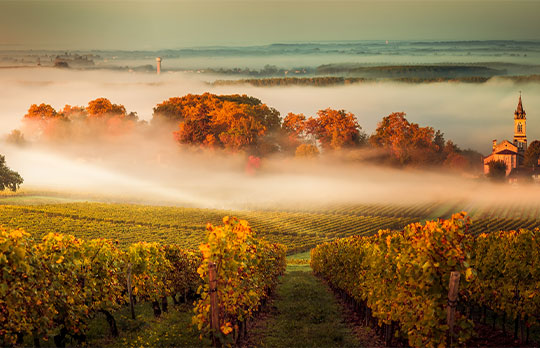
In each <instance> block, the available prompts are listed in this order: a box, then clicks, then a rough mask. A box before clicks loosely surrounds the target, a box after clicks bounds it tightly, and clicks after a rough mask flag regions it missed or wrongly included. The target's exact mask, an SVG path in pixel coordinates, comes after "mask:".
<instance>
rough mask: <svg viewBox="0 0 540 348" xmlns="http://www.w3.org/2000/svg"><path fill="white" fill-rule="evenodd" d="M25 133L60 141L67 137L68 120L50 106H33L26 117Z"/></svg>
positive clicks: (43, 104) (24, 120) (24, 119)
mask: <svg viewBox="0 0 540 348" xmlns="http://www.w3.org/2000/svg"><path fill="white" fill-rule="evenodd" d="M23 122H24V124H25V126H24V128H25V133H27V134H32V135H34V137H37V138H41V137H45V138H48V139H58V138H62V137H65V132H66V129H67V128H66V127H67V125H66V124H67V122H69V120H68V119H66V118H65V117H64V115H62V114H61V113H58V112H57V111H56V110H55V109H54V108H53V107H52V106H51V105H49V104H45V103H42V104H39V105H37V104H32V105H31V106H30V108H29V109H28V112H27V113H26V115H24V118H23Z"/></svg>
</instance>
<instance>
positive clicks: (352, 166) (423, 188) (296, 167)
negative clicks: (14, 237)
mask: <svg viewBox="0 0 540 348" xmlns="http://www.w3.org/2000/svg"><path fill="white" fill-rule="evenodd" d="M147 145H149V144H148V143H140V144H138V145H134V146H133V148H132V149H131V150H128V149H127V148H125V147H124V148H123V150H122V151H121V152H118V151H110V152H109V154H106V152H105V151H102V152H100V155H99V156H97V157H93V158H81V157H77V156H76V155H75V154H74V153H69V152H62V151H58V149H53V148H46V147H43V146H40V147H39V148H37V147H26V148H19V147H13V146H11V145H8V146H3V148H2V152H3V153H4V154H5V155H6V158H8V161H9V162H8V165H9V166H10V167H11V168H12V169H15V170H17V171H18V172H19V173H20V174H21V175H22V176H23V178H24V179H25V183H24V185H23V187H25V188H27V189H36V190H41V189H45V190H50V191H54V192H60V193H66V194H67V193H70V194H75V195H78V196H79V197H90V198H92V197H98V199H100V198H101V199H107V200H110V201H115V202H133V203H144V204H158V205H181V206H194V207H204V208H221V209H246V208H253V207H258V206H261V207H273V208H289V209H294V208H301V207H302V206H327V205H332V204H366V203H391V204H399V205H413V204H418V203H429V202H447V203H449V204H456V210H460V209H465V208H466V207H475V208H479V207H482V206H487V205H491V204H494V203H503V204H509V205H511V204H514V203H517V202H519V203H520V204H527V203H528V202H529V203H530V204H534V205H537V197H538V194H539V193H540V190H539V189H538V188H537V187H536V185H534V186H533V185H531V186H530V187H524V186H521V187H519V188H517V189H516V188H515V187H511V186H509V185H500V184H499V185H496V184H491V183H488V182H486V181H481V180H478V179H473V178H468V177H463V176H460V175H456V173H446V172H442V171H428V170H418V169H394V168H389V167H380V166H375V165H370V164H366V163H365V162H357V161H350V162H347V161H344V160H343V157H339V158H337V157H333V156H323V157H321V158H318V159H310V160H306V159H297V158H292V157H290V158H284V157H270V158H263V159H262V161H261V167H260V168H259V169H258V170H257V171H256V172H255V174H250V173H248V172H246V170H245V168H246V164H247V159H246V157H245V156H244V155H240V154H237V155H232V154H224V153H217V152H208V151H204V152H201V151H199V150H196V151H192V150H188V149H180V148H175V150H174V151H168V152H160V151H159V150H158V148H157V147H154V148H153V150H157V152H152V151H150V150H149V149H145V147H146V146H147ZM103 150H105V149H103Z"/></svg>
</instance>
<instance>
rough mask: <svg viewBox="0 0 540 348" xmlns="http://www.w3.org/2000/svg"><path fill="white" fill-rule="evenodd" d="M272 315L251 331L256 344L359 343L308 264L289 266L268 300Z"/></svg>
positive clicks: (356, 344) (336, 345) (314, 344)
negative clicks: (275, 290) (271, 297)
mask: <svg viewBox="0 0 540 348" xmlns="http://www.w3.org/2000/svg"><path fill="white" fill-rule="evenodd" d="M269 307H270V308H268V311H269V316H268V318H267V319H266V320H265V322H264V323H263V324H259V325H257V326H256V327H255V328H253V329H252V331H251V332H250V337H251V341H252V342H250V343H251V344H252V345H253V346H257V347H358V346H361V343H360V342H358V341H357V339H356V338H355V337H354V336H353V334H352V331H351V329H350V328H348V327H347V325H346V324H345V323H344V321H343V317H342V313H341V308H340V307H339V304H338V303H337V302H336V300H335V297H334V295H333V294H332V293H331V292H330V290H329V289H328V288H327V287H326V286H325V285H323V284H322V283H321V282H320V281H319V280H317V279H316V278H315V276H314V275H313V273H312V272H311V269H310V268H309V266H294V267H288V271H287V273H286V274H285V275H284V277H283V278H282V283H281V284H280V285H279V286H278V289H277V294H276V298H275V300H274V301H273V302H272V303H270V304H269Z"/></svg>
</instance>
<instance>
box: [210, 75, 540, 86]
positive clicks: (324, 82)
mask: <svg viewBox="0 0 540 348" xmlns="http://www.w3.org/2000/svg"><path fill="white" fill-rule="evenodd" d="M504 78H506V77H504ZM508 78H510V79H511V77H508ZM512 78H513V77H512ZM489 80H490V77H483V76H467V77H455V78H450V77H432V78H425V77H398V78H367V77H339V76H317V77H273V78H257V79H238V80H216V81H214V82H212V83H210V85H212V86H234V85H252V86H255V87H280V86H281V87H283V86H315V87H325V86H340V85H350V84H357V83H365V82H382V81H385V82H388V81H390V82H400V83H436V82H464V83H484V82H487V81H489ZM517 81H519V82H521V81H534V78H530V79H523V80H520V79H517Z"/></svg>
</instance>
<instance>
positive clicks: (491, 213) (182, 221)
mask: <svg viewBox="0 0 540 348" xmlns="http://www.w3.org/2000/svg"><path fill="white" fill-rule="evenodd" d="M78 200H80V198H70V197H62V196H61V195H57V196H55V195H48V194H46V193H40V194H35V195H32V194H30V193H27V194H22V195H9V194H3V195H1V196H0V225H4V226H6V227H12V228H15V227H21V228H24V229H25V230H27V231H28V232H30V233H32V234H34V235H36V236H41V235H43V234H46V233H49V232H59V233H68V234H73V235H75V236H77V237H82V238H98V237H105V238H112V239H117V240H119V242H120V243H121V244H122V245H127V244H129V243H133V242H137V241H141V240H143V241H155V242H161V243H177V244H180V245H181V246H183V247H189V248H194V247H197V246H198V245H199V244H200V243H201V242H202V240H203V238H204V234H205V228H206V224H207V223H212V224H220V223H221V219H222V218H223V216H226V215H234V216H237V217H239V218H242V219H245V220H247V221H249V223H250V224H251V226H252V227H253V228H254V230H255V231H256V232H257V233H258V234H259V235H260V236H262V237H264V238H265V239H266V240H268V241H271V242H280V243H283V244H286V245H287V247H288V248H289V254H294V253H296V252H302V251H307V250H309V249H311V248H312V247H314V246H316V245H317V244H320V243H323V242H326V241H330V240H333V239H336V238H342V237H346V236H350V235H369V234H374V233H376V232H377V231H378V230H379V229H387V228H390V229H401V228H403V227H404V226H405V225H407V224H409V223H411V222H416V221H423V220H426V219H435V218H437V217H448V216H450V215H451V214H452V213H454V212H457V211H461V210H466V211H469V213H470V215H471V217H472V218H473V226H472V230H471V233H474V234H477V233H482V232H493V231H498V230H509V229H518V228H529V229H533V228H537V227H540V220H539V216H540V206H520V205H515V204H514V205H506V206H505V205H493V206H487V207H483V208H481V209H480V208H475V207H473V206H467V205H465V204H459V203H456V204H448V203H422V204H412V205H410V206H407V205H395V204H342V205H330V206H326V207H322V206H317V205H311V206H310V205H309V204H307V205H306V206H305V207H303V208H302V209H300V208H298V207H296V208H291V207H289V208H288V207H281V208H279V209H278V208H275V207H272V206H267V207H261V206H259V207H256V208H255V207H251V208H250V209H246V210H236V211H232V210H218V209H198V208H185V207H163V206H149V205H137V204H117V203H92V202H80V201H78ZM465 208H467V209H465Z"/></svg>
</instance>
